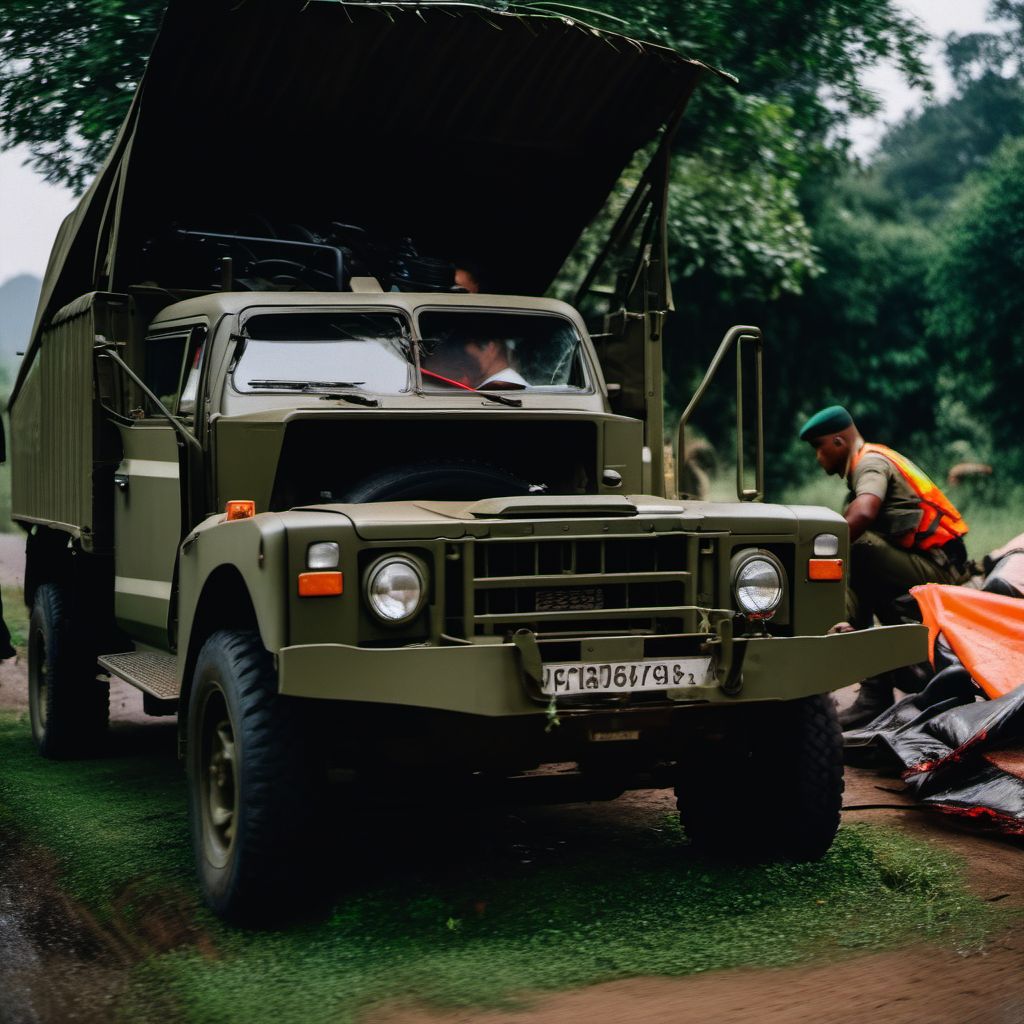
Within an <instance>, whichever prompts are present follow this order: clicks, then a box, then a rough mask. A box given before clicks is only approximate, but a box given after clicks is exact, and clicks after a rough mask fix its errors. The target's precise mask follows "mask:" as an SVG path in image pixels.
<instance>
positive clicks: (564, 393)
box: [413, 304, 598, 399]
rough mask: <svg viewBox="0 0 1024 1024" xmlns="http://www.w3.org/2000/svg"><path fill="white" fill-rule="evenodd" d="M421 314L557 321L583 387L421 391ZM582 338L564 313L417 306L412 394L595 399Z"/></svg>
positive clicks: (464, 396)
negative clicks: (569, 334)
mask: <svg viewBox="0 0 1024 1024" xmlns="http://www.w3.org/2000/svg"><path fill="white" fill-rule="evenodd" d="M424 313H427V314H429V313H448V314H451V315H454V316H459V315H461V314H463V313H472V314H478V315H485V314H488V313H494V314H498V315H504V316H510V315H511V316H523V317H527V316H530V317H546V318H548V319H555V320H561V321H562V322H563V323H565V324H567V325H568V326H569V327H571V328H572V330H573V333H574V334H575V335H576V339H577V347H576V355H577V358H578V359H579V361H580V369H581V372H582V373H583V379H584V382H585V387H582V388H574V387H570V386H568V385H563V386H561V387H550V388H549V387H537V388H535V387H532V386H531V387H525V388H518V387H517V388H508V389H505V388H494V389H485V390H481V389H479V388H472V387H465V388H461V387H458V388H457V387H453V388H443V387H436V388H435V387H426V388H425V387H424V386H423V373H422V367H421V365H420V363H421V357H422V352H421V346H422V344H423V341H424V337H423V331H422V328H421V326H420V317H421V316H422V315H423V314H424ZM586 337H587V336H586V334H585V332H584V331H581V330H580V325H579V324H578V323H577V322H576V321H575V320H574V319H573V318H572V317H570V316H566V315H565V314H564V313H561V312H558V311H556V310H552V309H523V308H522V307H520V306H478V305H475V304H474V305H466V306H456V305H447V304H446V305H440V304H436V305H425V306H417V307H416V309H415V310H414V311H413V350H414V352H415V354H416V393H417V394H420V395H426V396H429V397H431V398H433V397H434V396H435V395H440V396H443V397H451V396H458V397H463V398H466V397H469V396H476V395H494V394H497V395H505V396H508V397H509V398H519V399H521V398H529V397H530V396H531V395H532V396H535V397H547V396H559V397H568V396H573V395H579V396H584V395H596V394H597V393H598V389H597V383H596V379H595V375H594V371H593V368H592V367H591V365H590V359H589V357H588V354H587V344H586Z"/></svg>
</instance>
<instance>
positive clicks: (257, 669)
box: [186, 630, 318, 924]
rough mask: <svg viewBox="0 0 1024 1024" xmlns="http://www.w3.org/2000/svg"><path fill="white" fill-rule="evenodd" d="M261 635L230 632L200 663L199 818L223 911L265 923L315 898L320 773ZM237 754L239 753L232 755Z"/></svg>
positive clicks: (193, 756)
mask: <svg viewBox="0 0 1024 1024" xmlns="http://www.w3.org/2000/svg"><path fill="white" fill-rule="evenodd" d="M276 682H277V677H276V673H275V671H274V664H273V660H272V658H271V656H270V654H269V653H268V652H267V651H266V650H265V649H264V647H263V644H262V643H261V641H260V638H259V634H258V633H255V632H247V631H246V632H243V631H237V632H235V631H227V630H221V631H219V632H217V633H214V634H213V635H212V636H211V637H210V638H209V639H208V640H207V641H206V643H205V644H204V645H203V647H202V650H201V651H200V652H199V657H198V659H197V661H196V667H195V674H194V676H193V684H192V692H191V695H190V698H189V707H188V747H187V760H186V764H187V773H188V793H189V819H190V823H191V829H192V844H193V850H194V852H195V859H196V869H197V872H198V875H199V881H200V885H201V888H202V892H203V896H204V898H205V899H206V902H207V904H208V905H209V907H210V909H211V910H213V911H214V913H216V914H218V915H219V916H221V917H223V918H225V919H226V920H229V921H234V922H236V923H240V924H265V923H272V922H274V921H276V920H279V919H281V918H282V917H283V916H285V915H286V914H287V912H288V909H287V908H291V909H292V910H294V908H295V906H296V905H297V901H298V900H299V897H301V896H303V895H305V894H306V889H305V883H307V882H308V881H309V876H310V872H309V865H310V862H311V861H312V860H315V858H314V857H313V856H312V853H311V849H312V848H311V846H310V845H309V840H310V837H311V835H312V826H311V821H312V815H313V813H314V811H315V810H316V809H317V806H318V799H317V798H318V782H317V773H315V772H314V771H313V770H312V767H311V759H310V758H309V757H307V755H306V746H305V743H304V739H305V736H304V730H303V729H302V726H301V722H300V718H299V715H298V708H297V706H296V705H295V704H294V702H292V701H290V700H289V699H288V698H283V697H280V696H279V695H278V694H277V693H276ZM229 748H230V756H229V753H228V751H229Z"/></svg>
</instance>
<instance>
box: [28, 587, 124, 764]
mask: <svg viewBox="0 0 1024 1024" xmlns="http://www.w3.org/2000/svg"><path fill="white" fill-rule="evenodd" d="M71 609H72V601H71V597H70V594H69V592H68V590H67V588H66V587H63V586H61V585H58V584H55V583H44V584H43V585H42V586H40V587H38V588H37V589H36V595H35V601H34V602H33V605H32V615H31V618H30V619H29V636H28V698H29V718H30V720H31V723H32V738H33V740H34V741H35V744H36V747H37V748H38V749H39V752H40V753H41V754H42V755H43V756H44V757H52V758H65V757H76V756H82V755H86V754H90V753H93V752H95V750H96V748H97V747H98V746H99V745H100V743H101V742H102V740H103V737H104V734H105V733H106V729H107V716H108V711H109V686H108V684H107V683H102V682H100V681H99V680H98V679H97V678H96V675H97V666H96V658H95V652H94V651H93V649H92V644H91V642H90V639H89V637H88V636H87V635H86V631H85V630H84V629H82V628H80V625H79V623H77V622H76V620H75V617H74V616H73V614H72V611H71Z"/></svg>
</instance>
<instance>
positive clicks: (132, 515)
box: [114, 326, 206, 650]
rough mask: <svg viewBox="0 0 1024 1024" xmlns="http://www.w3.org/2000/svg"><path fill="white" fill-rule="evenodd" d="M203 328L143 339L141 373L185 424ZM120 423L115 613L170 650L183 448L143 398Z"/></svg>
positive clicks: (144, 638) (183, 514)
mask: <svg viewBox="0 0 1024 1024" xmlns="http://www.w3.org/2000/svg"><path fill="white" fill-rule="evenodd" d="M205 337H206V330H205V327H202V326H190V327H188V328H184V329H177V330H175V331H168V332H162V333H160V334H154V335H152V336H150V337H148V338H147V339H146V341H145V349H144V357H143V368H142V374H141V376H142V378H143V380H144V381H145V382H146V384H147V386H148V387H149V388H150V390H152V391H153V392H154V394H156V395H157V397H159V398H160V400H161V402H162V403H163V405H164V406H165V407H166V408H167V409H168V410H169V411H170V412H171V413H172V414H174V415H175V417H177V418H178V420H179V422H180V423H182V424H183V425H184V426H185V427H186V429H188V428H191V427H192V424H193V406H194V404H195V400H196V390H197V383H198V379H199V372H200V367H201V362H202V353H203V347H204V346H203V343H204V340H205ZM143 403H144V404H143V405H142V406H141V407H139V408H137V409H135V410H133V413H132V417H131V418H130V420H126V421H124V422H121V423H120V424H119V425H118V429H119V430H120V432H121V443H122V451H123V459H122V461H121V464H120V465H119V466H118V467H117V471H116V473H115V474H114V492H115V494H114V615H115V618H116V619H117V622H118V625H119V626H120V627H121V628H122V629H124V630H125V631H126V632H127V633H128V634H129V635H130V636H131V637H132V638H133V639H135V640H138V641H141V642H142V643H145V644H149V645H153V646H156V647H160V648H162V649H165V650H166V649H168V648H169V647H170V645H171V644H170V632H169V628H170V620H171V614H172V609H173V605H174V591H175V586H176V578H175V577H176V566H177V557H178V547H179V544H180V543H181V538H182V532H183V529H184V526H185V525H186V523H187V521H188V515H187V507H188V506H187V501H188V487H189V480H188V467H189V459H188V452H187V448H186V446H185V444H184V443H183V441H182V438H181V436H180V434H179V432H178V430H177V429H176V428H175V426H174V425H173V424H172V423H170V422H169V421H168V419H167V417H166V416H164V415H163V414H162V413H161V412H160V411H159V410H158V409H157V408H155V407H154V404H153V403H152V402H151V401H149V400H148V399H146V398H145V397H143Z"/></svg>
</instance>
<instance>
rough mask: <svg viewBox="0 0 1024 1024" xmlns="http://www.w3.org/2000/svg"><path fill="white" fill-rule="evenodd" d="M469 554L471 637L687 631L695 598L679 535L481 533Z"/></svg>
mask: <svg viewBox="0 0 1024 1024" xmlns="http://www.w3.org/2000/svg"><path fill="white" fill-rule="evenodd" d="M465 557H466V562H467V564H466V565H464V566H463V567H462V569H463V573H464V576H463V579H464V580H465V582H466V583H467V584H468V585H469V586H468V588H467V591H465V593H466V597H467V601H468V607H466V608H464V609H462V613H463V614H462V618H463V631H464V632H465V633H466V634H467V635H480V634H498V635H501V634H504V633H508V632H510V631H513V630H516V629H524V628H525V629H531V630H533V631H534V632H537V633H543V634H545V635H556V634H557V635H573V636H585V635H588V634H589V635H593V634H600V633H609V632H614V633H619V632H659V633H664V632H681V631H683V625H684V623H683V619H684V612H683V606H685V605H692V604H693V603H694V601H693V597H692V594H691V590H692V585H691V574H690V573H689V572H688V571H687V570H686V560H687V541H686V539H685V538H683V537H680V536H678V535H677V536H674V537H671V536H670V537H666V536H632V537H584V538H572V539H569V538H566V539H564V540H546V539H545V540H519V539H509V540H505V539H501V540H497V539H487V540H483V539H481V540H476V541H474V542H473V543H472V544H471V545H468V546H467V550H466V552H465Z"/></svg>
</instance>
